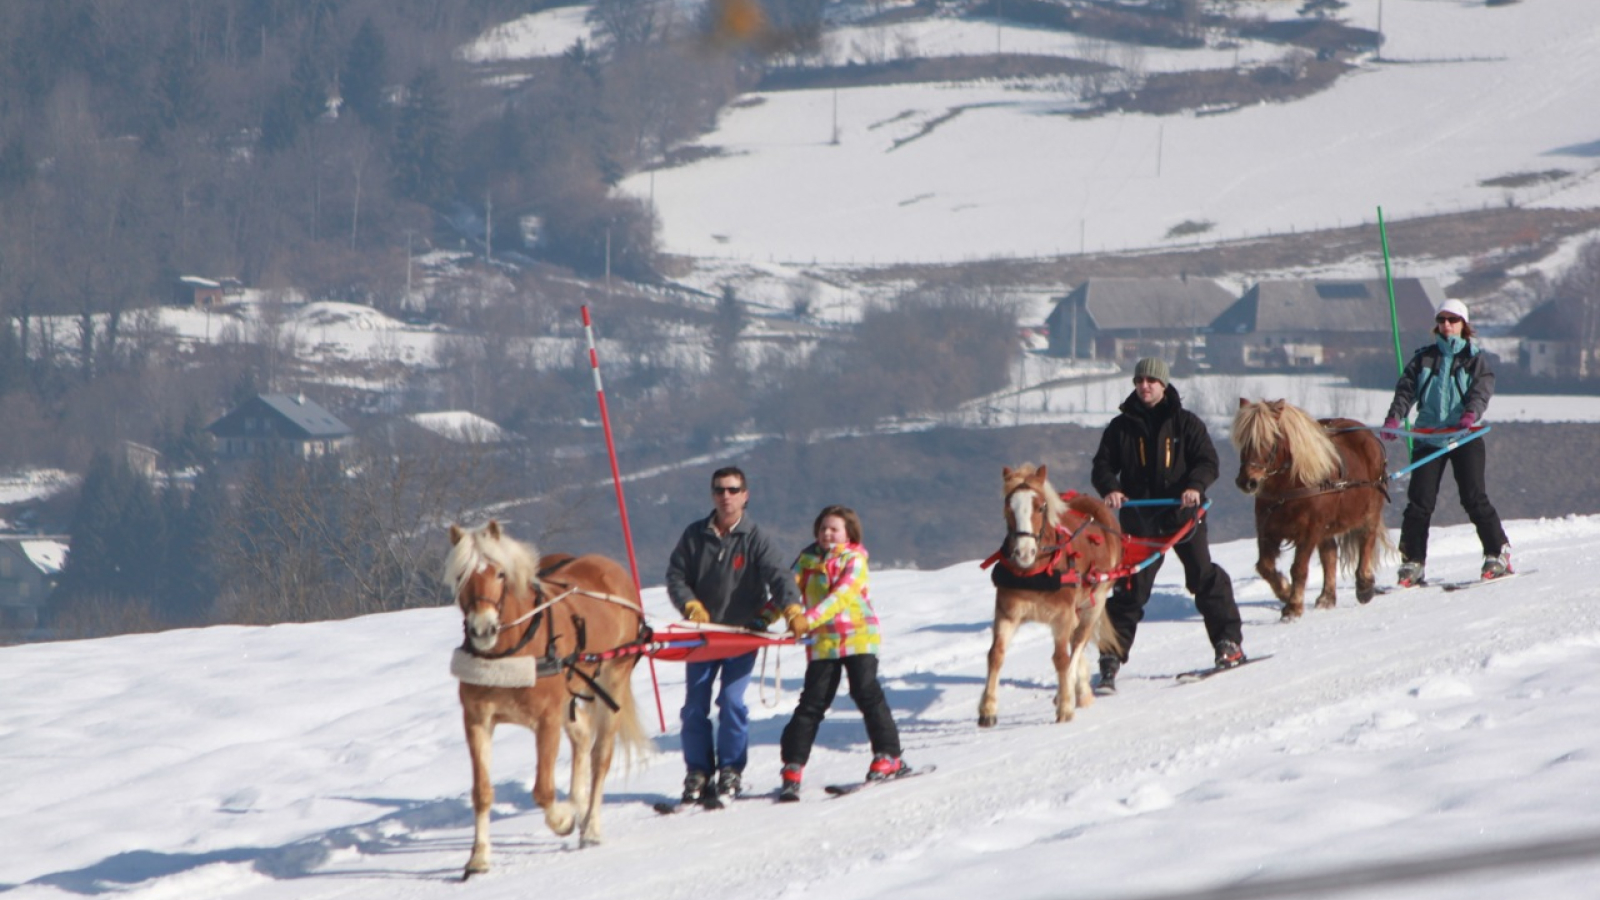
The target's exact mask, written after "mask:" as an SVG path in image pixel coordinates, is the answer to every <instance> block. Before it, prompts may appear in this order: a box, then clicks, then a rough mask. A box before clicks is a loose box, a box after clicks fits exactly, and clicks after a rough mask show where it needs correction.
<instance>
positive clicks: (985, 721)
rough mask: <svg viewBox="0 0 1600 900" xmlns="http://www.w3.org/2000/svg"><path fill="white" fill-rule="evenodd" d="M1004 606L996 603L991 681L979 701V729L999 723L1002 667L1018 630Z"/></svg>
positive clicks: (987, 683)
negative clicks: (1013, 635)
mask: <svg viewBox="0 0 1600 900" xmlns="http://www.w3.org/2000/svg"><path fill="white" fill-rule="evenodd" d="M1002 607H1003V604H1001V602H1000V601H999V600H996V601H995V611H994V629H993V630H994V640H993V641H992V642H991V643H990V644H989V679H988V681H986V682H985V683H984V686H983V697H982V698H981V699H979V700H978V727H979V728H991V727H993V726H994V724H995V722H997V721H999V711H1000V700H999V692H1000V667H1001V666H1002V665H1004V664H1005V661H1006V647H1007V646H1008V645H1009V644H1010V643H1011V635H1012V634H1014V633H1015V632H1016V630H1017V625H1018V619H1016V618H1013V617H1012V613H1011V612H1010V610H1009V608H1006V610H1005V611H1004V612H1002Z"/></svg>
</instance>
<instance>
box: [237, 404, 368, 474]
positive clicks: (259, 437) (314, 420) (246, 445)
mask: <svg viewBox="0 0 1600 900" xmlns="http://www.w3.org/2000/svg"><path fill="white" fill-rule="evenodd" d="M206 430H207V431H209V432H211V434H212V435H214V436H215V437H216V439H217V450H218V452H219V453H220V454H221V455H222V456H224V457H229V458H233V459H239V458H246V457H261V456H269V455H272V454H278V453H285V454H289V455H292V456H298V457H300V458H301V459H312V458H314V457H318V456H323V455H325V454H328V453H337V452H339V451H340V450H343V449H344V448H345V447H347V446H348V445H349V444H350V442H351V440H352V435H353V433H352V432H351V430H350V426H348V425H346V424H345V423H343V422H341V421H339V419H338V418H337V417H336V416H334V414H333V413H330V412H328V411H327V410H326V409H323V408H322V406H321V405H319V404H318V403H317V402H316V401H314V400H309V399H307V398H306V396H305V395H304V394H299V395H289V394H261V395H259V396H257V397H254V398H252V399H250V400H248V401H246V402H245V403H244V405H242V406H240V407H239V408H238V409H235V410H234V411H232V412H230V413H228V414H227V415H225V416H223V417H222V418H220V419H218V420H217V421H215V422H212V423H211V424H210V425H209V426H207V427H206Z"/></svg>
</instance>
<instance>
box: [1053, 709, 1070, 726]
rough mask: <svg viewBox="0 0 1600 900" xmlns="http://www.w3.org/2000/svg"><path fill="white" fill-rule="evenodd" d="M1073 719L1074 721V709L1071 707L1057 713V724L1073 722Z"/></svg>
mask: <svg viewBox="0 0 1600 900" xmlns="http://www.w3.org/2000/svg"><path fill="white" fill-rule="evenodd" d="M1071 721H1072V710H1070V709H1069V710H1067V711H1066V712H1058V713H1056V724H1057V725H1062V724H1065V723H1067V722H1071Z"/></svg>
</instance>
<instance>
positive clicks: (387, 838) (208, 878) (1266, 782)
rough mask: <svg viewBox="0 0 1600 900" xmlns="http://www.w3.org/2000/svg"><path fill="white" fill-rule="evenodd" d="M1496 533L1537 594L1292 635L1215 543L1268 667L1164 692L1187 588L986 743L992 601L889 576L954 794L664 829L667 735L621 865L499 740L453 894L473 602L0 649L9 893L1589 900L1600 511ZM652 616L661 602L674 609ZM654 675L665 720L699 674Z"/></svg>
mask: <svg viewBox="0 0 1600 900" xmlns="http://www.w3.org/2000/svg"><path fill="white" fill-rule="evenodd" d="M996 512H997V513H998V510H996ZM1507 527H1508V531H1509V532H1510V534H1511V537H1512V540H1513V542H1514V543H1515V546H1516V557H1517V562H1518V565H1519V567H1521V568H1522V569H1524V570H1536V571H1535V572H1534V573H1533V574H1531V575H1528V576H1526V577H1523V578H1519V579H1516V580H1513V581H1509V582H1505V583H1502V584H1494V585H1487V586H1483V587H1480V588H1476V589H1474V590H1470V591H1464V592H1459V593H1453V594H1446V593H1443V592H1441V591H1439V590H1437V589H1424V590H1417V591H1410V592H1406V593H1401V594H1395V595H1391V596H1385V597H1380V598H1378V599H1377V600H1375V601H1374V602H1373V603H1372V604H1371V605H1369V606H1364V607H1363V606H1357V605H1356V604H1355V602H1354V599H1353V596H1352V593H1353V592H1352V590H1351V589H1350V587H1349V586H1348V585H1346V587H1345V589H1344V592H1343V597H1342V604H1341V606H1340V608H1339V609H1337V610H1334V611H1331V612H1313V613H1311V614H1309V615H1307V616H1306V618H1305V619H1304V620H1302V621H1300V622H1299V623H1296V624H1293V625H1282V624H1279V623H1278V622H1277V614H1276V609H1275V604H1274V603H1273V602H1271V600H1270V598H1269V596H1268V593H1267V591H1266V588H1265V587H1264V586H1263V585H1262V583H1261V582H1260V581H1259V580H1257V579H1255V578H1254V577H1253V576H1251V575H1250V571H1251V565H1252V563H1253V561H1254V560H1253V550H1252V549H1251V548H1250V547H1249V546H1248V545H1247V544H1245V543H1234V544H1228V545H1224V546H1221V547H1218V548H1217V552H1216V556H1217V558H1218V559H1219V561H1220V562H1221V563H1223V564H1224V565H1225V566H1226V567H1227V568H1228V569H1229V570H1230V571H1231V572H1232V574H1233V575H1234V577H1235V580H1236V584H1237V585H1238V594H1239V599H1240V602H1241V606H1242V609H1243V612H1244V614H1245V618H1246V629H1245V645H1246V649H1247V650H1248V651H1249V652H1251V653H1252V654H1272V655H1273V658H1272V659H1270V660H1266V661H1264V662H1262V663H1260V664H1258V665H1254V666H1250V667H1248V668H1245V669H1242V670H1239V671H1238V672H1234V673H1229V674H1227V675H1224V676H1221V677H1218V678H1216V679H1213V680H1211V681H1208V682H1204V683H1201V684H1198V685H1187V686H1179V685H1177V684H1175V683H1174V681H1173V678H1172V676H1173V675H1174V674H1175V673H1177V672H1179V671H1181V670H1184V669H1188V668H1191V667H1195V666H1199V665H1203V664H1205V663H1206V662H1207V661H1208V659H1209V655H1210V651H1209V648H1208V647H1206V646H1205V641H1204V638H1203V630H1202V627H1201V625H1200V624H1199V622H1198V620H1197V618H1196V617H1195V616H1194V614H1193V612H1192V610H1191V608H1190V606H1189V603H1188V599H1187V595H1185V594H1183V592H1182V589H1181V587H1179V586H1178V581H1179V579H1180V577H1181V576H1180V573H1179V571H1178V569H1177V567H1176V566H1175V565H1173V566H1172V567H1169V568H1168V569H1166V570H1164V571H1163V572H1162V575H1161V578H1160V583H1159V585H1158V587H1157V593H1156V596H1155V598H1154V600H1153V601H1152V606H1151V609H1150V616H1149V617H1148V618H1147V620H1146V623H1145V625H1144V626H1143V627H1142V628H1141V630H1140V632H1139V641H1138V644H1137V646H1136V647H1135V649H1134V654H1133V660H1132V662H1130V663H1129V665H1128V666H1127V667H1125V668H1124V670H1123V677H1122V678H1121V679H1119V681H1120V684H1121V686H1122V691H1121V693H1120V694H1119V695H1118V696H1116V697H1114V698H1108V699H1103V700H1101V701H1100V702H1098V703H1096V704H1095V705H1094V706H1093V707H1092V708H1089V709H1086V710H1083V711H1082V712H1081V713H1080V714H1079V716H1078V719H1077V721H1075V722H1073V723H1072V724H1068V725H1055V724H1051V723H1050V722H1049V719H1050V710H1051V701H1050V695H1051V692H1052V683H1051V676H1050V670H1049V663H1048V655H1049V650H1048V638H1047V635H1046V631H1045V629H1043V627H1042V626H1030V627H1029V628H1027V629H1025V630H1024V631H1023V632H1022V634H1021V637H1020V640H1019V642H1018V643H1017V645H1016V647H1015V649H1014V651H1013V653H1012V655H1011V659H1010V660H1009V662H1008V665H1007V667H1006V670H1005V679H1004V688H1003V691H1002V696H1001V717H1002V718H1001V724H1000V725H999V726H998V727H997V728H996V729H994V730H988V731H983V730H979V729H978V728H977V727H976V722H975V719H976V707H977V697H978V694H979V692H980V690H981V688H982V677H983V666H984V662H983V660H984V653H985V650H986V649H987V646H988V621H989V614H990V609H991V605H992V594H991V590H990V589H989V588H988V586H987V582H986V576H985V574H984V573H983V572H981V571H980V570H979V569H978V567H977V566H976V565H975V564H970V563H969V564H964V565H960V566H956V567H953V568H951V569H948V570H945V571H939V572H925V573H918V572H898V571H882V572H879V573H877V574H876V575H875V581H874V585H873V596H874V600H875V602H876V605H877V607H878V609H879V611H880V613H881V614H882V615H883V618H884V621H885V625H886V634H885V641H884V650H883V656H882V659H883V668H884V672H885V676H886V687H887V689H888V693H889V696H890V699H891V703H892V704H893V707H894V710H895V714H896V717H897V719H898V720H899V722H900V725H901V728H902V731H903V736H904V742H905V744H906V752H907V758H908V759H909V760H910V761H911V762H912V763H914V764H937V766H938V771H937V772H935V773H933V774H931V775H928V776H926V777H924V778H918V779H916V780H914V781H908V782H904V783H901V784H895V785H891V786H888V787H883V788H878V789H874V790H872V791H869V792H866V793H863V794H860V795H857V796H855V797H851V798H846V799H838V800H824V799H822V797H821V794H820V792H819V791H817V790H816V789H815V787H813V789H811V790H810V791H808V794H807V796H806V798H805V802H802V803H800V804H797V805H792V806H791V805H785V806H781V807H780V806H776V805H769V804H766V803H763V802H760V801H750V802H745V803H741V804H738V805H736V806H735V807H734V808H733V809H731V810H728V811H725V812H722V813H716V814H707V813H691V814H688V815H681V816H678V817H673V818H662V817H659V816H657V815H656V814H655V813H654V812H653V811H651V810H650V808H649V806H648V803H647V801H650V800H653V799H656V798H658V797H660V796H662V795H667V794H672V793H675V792H676V790H677V785H678V782H679V780H680V778H681V776H682V769H681V763H680V761H679V759H678V758H677V755H676V752H675V750H676V746H677V741H676V731H675V728H676V726H675V723H674V724H673V726H672V728H671V730H669V732H668V733H667V734H665V735H663V736H661V737H660V738H659V739H658V743H659V745H660V748H661V752H660V754H659V755H658V756H656V757H654V758H652V759H650V760H649V761H647V762H646V763H645V764H643V765H642V766H640V767H639V768H637V769H636V771H634V772H633V773H632V775H631V777H628V778H625V779H624V778H617V779H615V780H614V781H613V783H612V786H611V791H610V794H609V803H608V806H607V808H606V811H605V815H606V831H607V837H608V843H607V844H605V845H604V846H601V847H597V848H591V849H585V850H582V851H579V850H577V849H576V845H575V842H574V840H573V839H562V838H557V837H555V836H553V835H551V834H550V833H549V832H548V831H547V830H546V829H545V828H544V826H543V824H542V818H541V816H540V815H539V814H538V813H537V811H536V810H534V809H533V808H532V807H531V804H530V802H529V799H528V795H527V789H528V785H529V780H530V778H531V766H532V758H531V753H532V747H531V740H530V739H529V738H528V737H527V735H526V733H524V732H517V731H513V730H509V729H508V730H502V731H501V732H500V737H499V739H498V744H499V746H498V748H497V753H496V775H497V781H498V782H499V785H500V788H499V802H498V803H497V807H496V810H497V812H496V821H495V823H494V830H495V837H496V858H495V863H496V868H495V870H494V871H493V872H492V873H490V874H489V875H487V876H484V877H482V878H480V879H474V880H473V881H472V882H471V883H470V884H469V885H467V886H465V887H463V886H462V885H460V884H459V883H457V881H456V879H457V877H458V876H459V873H460V869H461V867H462V865H463V864H464V863H465V861H466V857H467V852H468V847H469V844H470V840H471V823H470V815H469V808H468V802H467V789H468V767H467V759H466V751H465V748H464V745H463V740H462V737H461V734H460V724H459V714H458V709H457V706H456V702H455V693H454V683H453V682H452V680H451V679H450V677H449V675H448V674H447V668H446V664H447V658H448V656H449V651H450V649H451V647H452V646H454V645H455V644H456V643H458V642H459V639H460V638H459V636H460V630H459V620H458V616H457V614H456V613H455V611H454V610H453V609H452V608H441V609H433V610H420V611H412V612H406V613H398V614H390V615H383V616H375V617H370V618H363V619H356V620H351V621H346V622H330V623H322V624H314V625H284V626H277V627H272V628H236V627H218V628H209V629H204V630H195V631H180V632H170V633H166V634H156V635H139V636H125V637H117V638H109V639H103V640H95V641H83V642H76V643H57V644H44V645H33V646H20V647H9V648H4V649H0V672H3V674H4V677H3V684H4V687H5V690H4V692H3V694H0V760H4V770H5V777H4V779H3V780H0V834H3V835H4V847H5V852H4V853H3V854H0V893H4V894H6V895H8V896H9V897H15V898H19V900H20V898H28V900H35V898H64V897H73V896H85V895H115V896H125V897H137V898H148V900H154V898H171V897H211V898H215V897H239V898H263V900H267V898H294V900H332V898H340V900H366V898H372V900H380V898H381V900H405V898H428V897H461V896H466V895H467V894H468V893H470V895H471V896H472V897H475V898H488V900H497V898H508V900H509V898H523V897H527V896H529V895H530V894H536V895H538V896H541V897H561V898H568V900H583V898H607V900H610V898H615V897H618V896H639V897H649V898H652V900H673V898H685V900H687V898H697V900H700V898H705V900H716V898H728V900H734V898H738V900H760V898H798V897H816V896H825V897H830V898H835V900H849V898H866V897H886V896H894V897H917V898H935V900H946V898H948V900H956V898H963V900H965V898H970V897H972V896H975V895H978V896H982V895H992V896H1004V897H1007V898H1012V897H1018V898H1029V897H1039V898H1044V897H1066V896H1071V897H1082V898H1103V897H1146V898H1154V897H1161V898H1174V900H1176V898H1186V900H1194V898H1210V897H1217V898H1221V897H1232V898H1241V897H1243V898H1256V897H1304V896H1319V897H1362V898H1388V900H1418V898H1434V897H1449V898H1451V900H1476V898H1482V900H1490V898H1493V900H1504V898H1506V897H1540V898H1543V900H1551V898H1583V897H1589V896H1592V895H1593V884H1594V879H1595V876H1596V875H1600V855H1597V847H1600V837H1597V835H1600V814H1597V813H1596V812H1595V807H1596V804H1595V801H1594V792H1595V790H1596V788H1595V786H1596V785H1597V784H1600V756H1597V754H1596V753H1595V747H1596V746H1600V724H1596V718H1595V716H1594V715H1593V710H1594V708H1595V704H1596V703H1597V702H1600V587H1596V585H1597V584H1600V552H1597V549H1600V517H1581V518H1568V519H1560V520H1545V521H1514V522H1510V523H1508V526H1507ZM869 538H870V535H869ZM441 539H442V538H441ZM869 543H870V541H869ZM1477 564H1478V557H1477V547H1476V541H1475V539H1474V537H1473V536H1472V534H1471V532H1470V529H1468V528H1464V527H1463V528H1448V529H1439V530H1436V531H1435V534H1434V538H1433V544H1432V552H1431V554H1430V560H1429V567H1430V571H1431V572H1432V573H1433V574H1434V576H1435V577H1456V576H1468V575H1470V574H1472V573H1475V572H1476V570H1477ZM1383 574H1384V577H1385V579H1389V578H1392V577H1393V569H1392V565H1391V567H1390V568H1388V569H1387V570H1386V571H1385V572H1384V573H1383ZM646 605H647V608H648V609H650V610H651V611H652V612H654V613H656V614H662V613H664V612H666V611H667V609H668V607H667V605H666V603H665V599H664V596H663V593H662V591H661V589H660V588H651V589H649V590H648V591H647V597H646ZM780 666H781V673H780V672H779V671H778V667H780ZM657 671H658V673H659V675H660V678H661V689H662V700H663V703H664V704H665V706H666V710H667V717H668V719H669V721H670V720H672V719H673V718H674V715H675V712H676V709H677V706H678V703H679V699H680V697H681V672H682V670H681V668H679V667H677V666H675V665H673V664H667V663H661V664H658V665H657ZM765 671H766V677H767V680H768V683H767V685H766V691H765V693H766V694H767V695H768V696H769V697H770V695H771V694H772V693H773V690H774V689H775V688H776V689H778V692H779V693H780V696H779V697H778V699H777V701H776V703H775V704H773V705H772V706H770V707H763V706H762V704H761V701H760V699H759V698H758V697H757V696H756V695H757V692H756V691H754V690H753V691H752V696H751V699H752V701H753V705H754V707H755V710H756V722H755V726H754V733H755V746H754V748H753V753H752V764H751V768H750V769H749V770H748V772H747V778H748V781H749V782H750V783H751V785H752V787H753V788H754V789H756V790H770V789H773V788H775V787H776V785H777V780H778V779H777V768H778V758H777V746H776V743H777V737H778V732H779V730H780V729H781V727H782V725H783V724H784V722H785V721H787V717H788V714H789V712H790V709H791V708H792V705H793V703H794V700H795V695H796V690H797V687H798V679H799V676H800V674H801V671H802V661H801V659H800V657H799V654H798V652H797V651H792V650H791V651H786V652H785V653H784V654H782V655H780V656H778V657H777V658H775V659H772V660H769V661H768V665H767V668H766V670H765ZM638 672H639V680H638V682H637V687H638V692H639V696H640V697H641V698H643V699H644V702H645V705H646V709H647V717H648V718H649V719H650V720H651V722H650V725H651V730H652V731H654V722H653V719H654V710H653V709H651V708H650V706H651V704H650V700H649V698H650V697H651V688H650V684H649V681H648V677H647V673H646V670H645V668H644V667H640V669H639V670H638ZM779 674H781V679H779V680H778V684H776V685H774V684H772V681H773V680H774V677H775V676H776V675H779ZM842 707H843V708H840V709H838V710H836V712H835V714H834V715H833V716H831V717H830V718H829V720H828V721H827V723H826V724H825V725H824V727H823V730H822V734H821V739H820V742H819V747H818V752H817V754H816V755H815V757H814V758H813V760H812V763H811V766H810V767H809V771H808V772H807V776H808V782H809V783H810V784H812V785H813V786H816V785H820V784H822V783H825V782H831V781H839V780H848V779H853V778H856V777H859V776H860V774H861V773H862V772H863V771H864V769H865V766H866V762H867V750H866V748H865V746H864V735H863V730H862V728H861V724H860V720H859V717H858V716H856V715H855V714H854V712H853V711H851V710H850V709H848V704H847V703H845V702H842ZM464 892H465V893H464Z"/></svg>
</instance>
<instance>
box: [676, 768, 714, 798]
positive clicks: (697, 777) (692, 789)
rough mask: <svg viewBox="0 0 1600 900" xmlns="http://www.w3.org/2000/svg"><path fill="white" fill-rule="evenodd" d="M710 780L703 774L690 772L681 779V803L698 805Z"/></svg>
mask: <svg viewBox="0 0 1600 900" xmlns="http://www.w3.org/2000/svg"><path fill="white" fill-rule="evenodd" d="M710 781H711V779H710V777H709V776H707V775H706V773H704V772H690V773H689V774H688V775H685V776H684V777H683V802H684V803H699V802H700V795H701V794H702V793H704V792H705V790H706V787H707V786H708V784H709V783H710Z"/></svg>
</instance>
